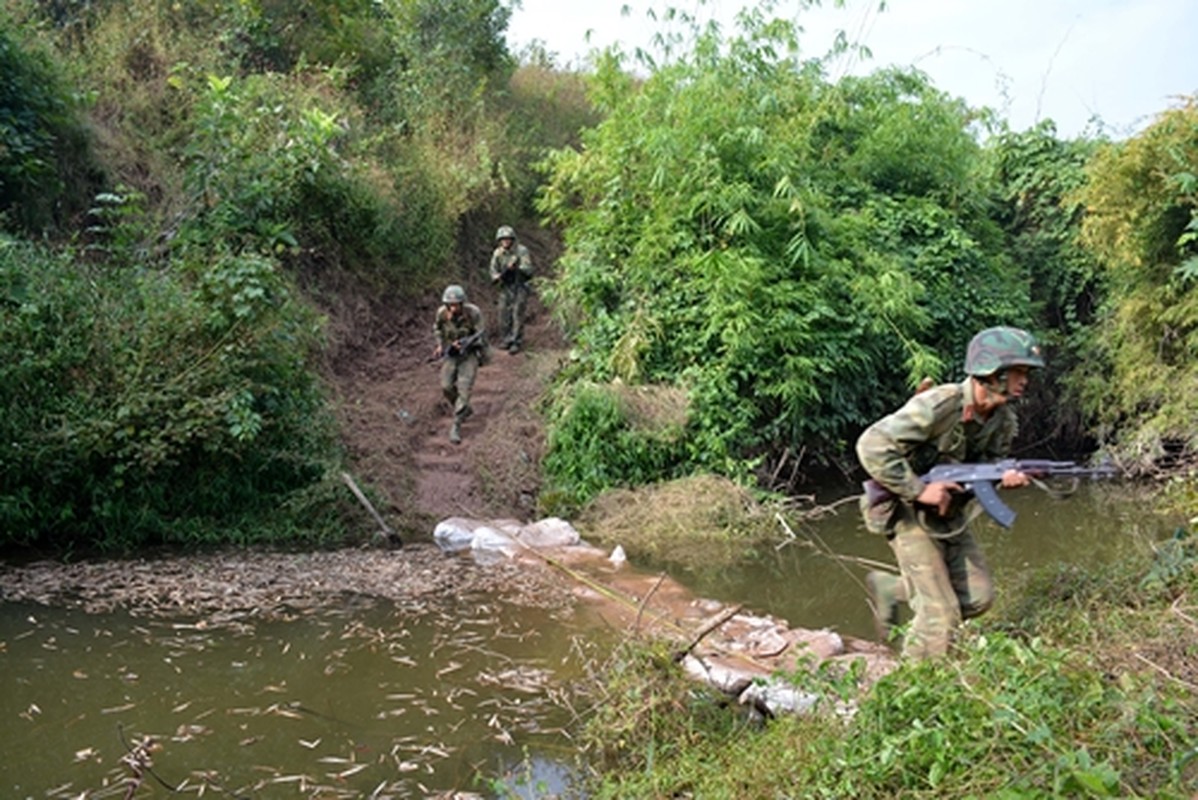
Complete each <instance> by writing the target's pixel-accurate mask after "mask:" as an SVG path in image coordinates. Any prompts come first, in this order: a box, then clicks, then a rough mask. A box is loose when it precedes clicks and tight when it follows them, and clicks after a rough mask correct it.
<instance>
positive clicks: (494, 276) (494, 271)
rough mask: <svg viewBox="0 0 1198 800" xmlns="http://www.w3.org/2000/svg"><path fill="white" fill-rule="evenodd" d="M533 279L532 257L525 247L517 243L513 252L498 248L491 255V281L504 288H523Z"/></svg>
mask: <svg viewBox="0 0 1198 800" xmlns="http://www.w3.org/2000/svg"><path fill="white" fill-rule="evenodd" d="M513 267H514V268H513ZM531 278H532V256H531V255H530V254H529V252H528V248H527V247H525V246H524V245H522V244H520V243H519V242H516V243H515V244H513V245H512V249H511V250H505V249H504V248H503V247H496V248H495V251H494V252H493V253H491V280H493V281H499V282H500V283H501V284H503V285H504V286H523V285H524V284H526V283H528V281H529V280H530V279H531Z"/></svg>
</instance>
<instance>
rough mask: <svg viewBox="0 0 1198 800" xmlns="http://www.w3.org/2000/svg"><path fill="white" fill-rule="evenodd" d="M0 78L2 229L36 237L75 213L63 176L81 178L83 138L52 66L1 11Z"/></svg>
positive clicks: (85, 161)
mask: <svg viewBox="0 0 1198 800" xmlns="http://www.w3.org/2000/svg"><path fill="white" fill-rule="evenodd" d="M0 75H2V76H3V79H0V224H4V223H5V222H6V221H7V222H8V223H9V224H10V225H11V226H12V227H14V228H16V229H19V230H24V231H27V232H35V231H41V230H43V229H45V228H47V227H49V226H50V225H51V224H52V223H55V222H61V221H64V220H65V219H66V218H69V216H70V215H71V214H72V213H73V212H75V211H78V210H79V199H78V197H79V194H80V193H78V192H77V189H78V188H79V187H77V186H74V185H71V183H70V182H69V181H68V177H70V176H72V175H83V176H84V177H85V178H86V177H87V173H88V171H89V166H90V165H89V157H90V154H89V152H88V148H87V141H86V137H85V136H84V133H83V126H82V124H81V122H80V118H79V117H78V116H77V104H76V102H75V101H74V95H73V93H72V91H71V88H70V87H69V86H68V85H67V83H66V81H65V79H64V78H63V76H62V75H61V74H60V71H59V69H58V66H57V64H56V63H55V62H54V61H53V60H52V59H51V57H50V56H49V55H48V54H47V53H46V52H44V51H43V50H41V49H38V48H37V47H35V46H34V45H33V44H32V43H31V42H26V41H23V40H22V39H21V38H20V37H19V36H18V35H17V30H16V29H15V24H14V21H13V20H12V19H11V18H10V17H9V16H8V14H7V13H6V12H5V11H3V10H0ZM68 187H69V188H70V190H71V191H68Z"/></svg>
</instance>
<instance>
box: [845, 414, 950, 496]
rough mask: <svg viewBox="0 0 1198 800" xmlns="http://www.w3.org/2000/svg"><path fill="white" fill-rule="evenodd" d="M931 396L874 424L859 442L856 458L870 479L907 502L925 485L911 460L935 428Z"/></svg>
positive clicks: (931, 436)
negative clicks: (912, 455)
mask: <svg viewBox="0 0 1198 800" xmlns="http://www.w3.org/2000/svg"><path fill="white" fill-rule="evenodd" d="M934 400H935V398H934V397H933V396H932V393H925V394H919V395H916V396H915V397H912V398H911V399H910V400H908V401H907V403H906V405H904V406H903V407H902V408H900V409H899V410H898V411H895V412H894V413H893V414H890V415H889V416H887V417H883V418H882V419H880V420H878V421H877V422H875V423H874V424H873V425H871V426H870V427H869V428H867V429H866V430H865V432H864V433H862V434H861V437H860V438H859V439H858V440H857V458H858V459H859V460H860V462H861V466H862V467H863V468H864V469H865V471H866V472H868V473H869V475H870V477H871V478H873V479H874V480H876V481H877V482H878V483H880V484H882V486H884V487H886V488H887V489H889V490H890V491H891V492H893V493H894V494H896V495H898V496H899V497H901V498H902V499H904V500H907V501H908V502H911V501H914V500H915V499H916V498H917V497H919V495H920V494H921V493H922V492H923V491H924V489H925V488H926V485H925V484H924V482H923V481H922V480H921V479H920V477H919V475H917V474H916V473H915V470H914V468H913V467H912V466H911V462H910V461H909V458H910V456H911V454H912V453H913V452H914V451H915V448H917V447H918V446H919V445H921V444H924V443H925V442H928V441H931V440H932V438H933V436H934V432H935V426H936V403H935V402H934Z"/></svg>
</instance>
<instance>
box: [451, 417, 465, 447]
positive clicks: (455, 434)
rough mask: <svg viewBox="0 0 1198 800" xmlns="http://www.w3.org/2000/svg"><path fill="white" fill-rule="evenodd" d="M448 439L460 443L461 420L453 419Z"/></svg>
mask: <svg viewBox="0 0 1198 800" xmlns="http://www.w3.org/2000/svg"><path fill="white" fill-rule="evenodd" d="M449 441H451V442H453V443H454V444H461V442H462V422H461V420H457V419H455V420H454V421H453V427H451V428H450V429H449Z"/></svg>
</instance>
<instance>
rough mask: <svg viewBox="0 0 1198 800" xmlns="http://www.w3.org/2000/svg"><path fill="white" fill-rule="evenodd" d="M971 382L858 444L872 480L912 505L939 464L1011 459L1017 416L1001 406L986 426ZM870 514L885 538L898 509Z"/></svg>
mask: <svg viewBox="0 0 1198 800" xmlns="http://www.w3.org/2000/svg"><path fill="white" fill-rule="evenodd" d="M971 380H972V379H971V378H966V379H965V380H964V381H962V382H961V383H947V384H942V385H940V386H935V387H933V388H931V389H928V390H927V391H925V392H921V393H920V394H917V395H915V396H914V397H912V398H911V399H910V400H908V401H907V403H906V404H905V405H904V406H903V407H902V408H900V409H899V410H898V411H895V412H894V413H893V414H890V415H888V416H885V417H883V418H882V419H880V420H878V421H877V422H875V423H874V424H873V425H871V426H870V427H869V428H867V429H866V430H865V432H864V433H862V434H861V437H860V438H859V439H858V440H857V458H858V459H859V460H860V462H861V466H862V467H863V468H864V469H865V471H866V472H868V473H869V476H870V477H871V478H873V479H874V480H876V481H877V482H878V483H880V484H882V486H884V487H886V488H887V489H889V490H890V491H891V492H893V493H894V494H895V495H897V497H898V498H899V499H900V501H902V502H906V503H911V502H912V501H913V500H914V499H915V498H916V497H917V496H918V495H919V493H920V492H921V491H923V481H921V480H920V478H919V476H920V475H923V474H926V473H927V471H928V470H929V469H931V468H932V467H933V466H935V465H937V464H965V463H978V462H991V461H996V460H998V459H1000V458H1005V457H1007V456H1008V455H1009V454H1010V452H1011V443H1012V442H1013V441H1014V439H1015V434H1016V433H1017V432H1018V427H1019V424H1018V419H1017V418H1016V416H1015V410H1014V409H1013V408H1012V407H1011V406H1009V405H1001V406H999V407H998V408H996V409H994V411H992V412H991V414H990V417H989V419H986V420H982V419H980V418H979V417H978V416H977V415H976V414H975V412H974V405H973V394H972V391H973V387H972V385H971ZM895 502H896V501H889V502H887V503H882V504H879V506H886V507H884V508H882V507H878V506H875V507H874V508H872V509H866V508H865V507H864V505H863V508H862V510H863V512H865V517H866V526H867V527H868V528H869V529H870V530H871V531H873V532H875V533H884V532H885V530H884V528H885V527H886V523H887V521H888V520H889V518H890V517H891V513H892V512H893V511H894V503H895Z"/></svg>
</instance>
